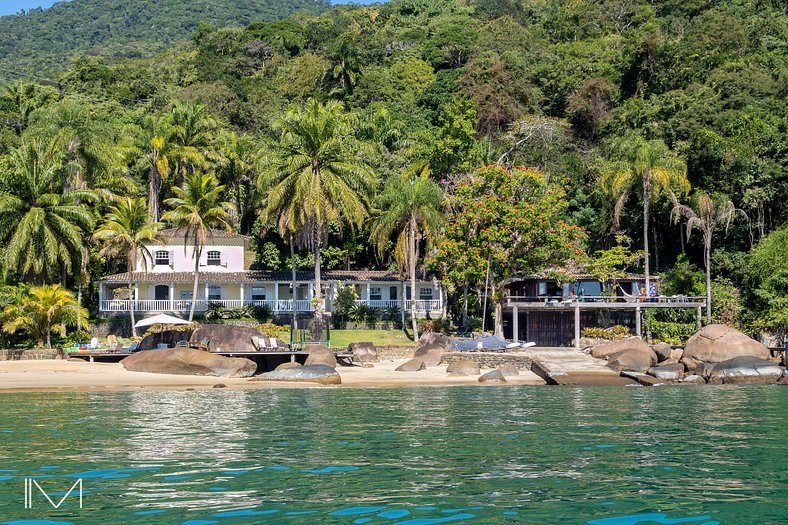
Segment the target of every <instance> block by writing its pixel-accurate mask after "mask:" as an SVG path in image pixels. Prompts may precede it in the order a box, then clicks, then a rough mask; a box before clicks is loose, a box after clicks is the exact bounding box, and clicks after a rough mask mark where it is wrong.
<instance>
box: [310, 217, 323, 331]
mask: <svg viewBox="0 0 788 525" xmlns="http://www.w3.org/2000/svg"><path fill="white" fill-rule="evenodd" d="M312 234H313V235H314V239H313V242H314V244H313V246H314V252H315V297H314V303H315V322H314V330H313V333H314V335H315V336H316V338H319V340H322V337H323V301H322V293H321V286H322V285H321V282H320V241H321V239H320V227H319V225H318V224H315V225H314V226H313V232H312Z"/></svg>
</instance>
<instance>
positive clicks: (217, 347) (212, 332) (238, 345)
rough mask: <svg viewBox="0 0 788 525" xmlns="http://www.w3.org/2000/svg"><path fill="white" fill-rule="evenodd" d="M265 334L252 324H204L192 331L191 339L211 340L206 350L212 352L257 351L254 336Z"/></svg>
mask: <svg viewBox="0 0 788 525" xmlns="http://www.w3.org/2000/svg"><path fill="white" fill-rule="evenodd" d="M263 335H264V334H263V333H262V332H261V331H260V330H258V329H257V328H252V327H250V326H236V325H232V324H202V325H200V326H198V327H197V329H196V330H195V331H194V332H193V333H192V336H191V338H190V339H189V341H190V342H191V343H192V344H202V343H203V341H210V343H209V344H208V348H206V350H209V351H211V352H256V351H257V348H255V347H254V345H253V344H252V338H253V337H262V336H263Z"/></svg>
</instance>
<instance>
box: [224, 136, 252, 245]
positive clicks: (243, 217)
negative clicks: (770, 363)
mask: <svg viewBox="0 0 788 525" xmlns="http://www.w3.org/2000/svg"><path fill="white" fill-rule="evenodd" d="M217 142H218V146H219V148H218V156H217V158H216V159H215V163H216V165H217V175H218V177H219V180H220V181H221V182H222V184H225V185H226V186H227V189H228V193H229V196H230V198H232V199H233V201H234V202H233V204H234V205H235V209H236V212H237V213H238V226H239V230H240V232H241V233H248V232H249V230H250V229H251V227H252V223H253V222H254V216H255V214H254V213H252V211H253V210H252V208H253V207H254V201H255V198H256V192H255V187H254V185H253V182H254V176H255V157H256V155H257V152H258V150H259V147H260V146H259V144H258V143H257V141H256V140H254V138H253V137H252V136H251V135H247V134H242V135H238V134H236V133H234V132H232V131H226V132H222V133H220V134H219V137H218V141H217ZM212 160H214V159H212Z"/></svg>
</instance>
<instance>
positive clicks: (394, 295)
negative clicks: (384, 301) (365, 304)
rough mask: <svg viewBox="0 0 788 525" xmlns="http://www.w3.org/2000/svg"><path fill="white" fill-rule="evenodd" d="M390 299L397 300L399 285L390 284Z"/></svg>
mask: <svg viewBox="0 0 788 525" xmlns="http://www.w3.org/2000/svg"><path fill="white" fill-rule="evenodd" d="M389 299H390V300H392V301H396V300H397V287H396V286H390V287H389Z"/></svg>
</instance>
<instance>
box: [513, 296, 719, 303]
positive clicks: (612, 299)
mask: <svg viewBox="0 0 788 525" xmlns="http://www.w3.org/2000/svg"><path fill="white" fill-rule="evenodd" d="M506 302H507V303H508V304H512V303H545V304H556V303H558V304H567V305H568V304H571V305H574V304H577V303H580V304H582V303H641V304H644V305H647V304H650V303H652V304H653V303H656V304H667V303H670V304H683V303H705V302H706V298H705V297H693V296H688V295H658V296H655V297H640V296H637V295H627V296H621V295H614V296H609V295H584V296H573V297H571V298H567V297H562V296H560V295H510V296H508V297H507V298H506Z"/></svg>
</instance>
